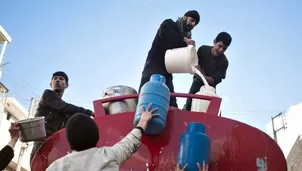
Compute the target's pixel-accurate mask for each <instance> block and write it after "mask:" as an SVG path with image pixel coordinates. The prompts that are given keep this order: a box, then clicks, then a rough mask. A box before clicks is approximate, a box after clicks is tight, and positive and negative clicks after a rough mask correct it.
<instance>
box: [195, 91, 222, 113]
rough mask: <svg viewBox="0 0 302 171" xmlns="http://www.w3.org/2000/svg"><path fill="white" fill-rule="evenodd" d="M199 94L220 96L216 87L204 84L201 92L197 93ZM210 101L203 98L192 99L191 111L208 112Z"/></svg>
mask: <svg viewBox="0 0 302 171" xmlns="http://www.w3.org/2000/svg"><path fill="white" fill-rule="evenodd" d="M196 94H197V95H205V96H212V97H218V96H217V94H216V93H215V88H214V87H212V86H202V87H201V88H200V90H199V92H197V93H196ZM209 104H210V101H209V100H203V99H195V98H193V99H192V106H191V111H192V112H206V111H207V109H208V107H209Z"/></svg>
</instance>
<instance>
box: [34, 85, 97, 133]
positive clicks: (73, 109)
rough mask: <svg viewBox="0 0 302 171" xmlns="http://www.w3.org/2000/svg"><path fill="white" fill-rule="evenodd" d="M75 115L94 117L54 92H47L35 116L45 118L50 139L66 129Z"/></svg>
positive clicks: (89, 111) (86, 110) (89, 112)
mask: <svg viewBox="0 0 302 171" xmlns="http://www.w3.org/2000/svg"><path fill="white" fill-rule="evenodd" d="M75 113H85V114H87V115H89V116H91V115H92V111H91V110H88V109H84V108H82V107H78V106H75V105H72V104H70V103H66V102H65V101H63V100H62V99H61V98H60V97H58V95H57V94H56V93H55V92H53V91H52V90H45V91H44V93H43V95H42V98H41V100H40V102H39V105H38V109H37V113H36V115H35V116H36V117H37V116H44V117H45V128H46V134H47V137H49V136H50V135H52V134H53V133H55V132H57V131H59V130H60V129H62V128H64V127H65V124H66V122H67V120H68V119H69V117H70V116H71V115H73V114H75Z"/></svg>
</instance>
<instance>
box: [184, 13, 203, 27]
mask: <svg viewBox="0 0 302 171" xmlns="http://www.w3.org/2000/svg"><path fill="white" fill-rule="evenodd" d="M184 16H187V17H192V18H194V19H195V20H196V25H197V24H198V23H199V20H200V16H199V13H198V12H197V11H196V10H190V11H188V12H186V13H185V15H184Z"/></svg>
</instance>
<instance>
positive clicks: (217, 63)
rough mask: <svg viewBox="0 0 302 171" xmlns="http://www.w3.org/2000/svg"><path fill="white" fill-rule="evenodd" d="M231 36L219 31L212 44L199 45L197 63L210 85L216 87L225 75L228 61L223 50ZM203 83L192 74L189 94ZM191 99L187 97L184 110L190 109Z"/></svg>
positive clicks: (228, 43)
mask: <svg viewBox="0 0 302 171" xmlns="http://www.w3.org/2000/svg"><path fill="white" fill-rule="evenodd" d="M231 42H232V37H231V35H230V34H229V33H227V32H221V33H219V34H218V35H217V36H216V38H215V39H214V46H206V45H203V46H201V47H200V48H199V49H198V51H197V55H198V65H199V69H200V71H201V72H202V74H203V75H204V76H205V78H206V80H207V82H208V83H209V85H210V86H213V87H214V88H216V86H217V84H219V83H220V82H221V81H222V79H225V77H226V71H227V69H228V66H229V61H228V59H227V57H226V56H225V55H224V52H225V51H226V50H227V48H228V47H229V46H230V45H231ZM203 85H204V83H203V82H202V80H201V78H200V77H199V76H198V75H196V74H195V75H194V76H193V83H192V85H191V88H190V91H189V93H190V94H195V93H197V92H198V91H199V90H200V88H201V86H203ZM191 105H192V99H191V98H187V101H186V104H185V106H184V107H183V109H184V110H188V111H190V110H191Z"/></svg>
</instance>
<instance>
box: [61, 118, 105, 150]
mask: <svg viewBox="0 0 302 171" xmlns="http://www.w3.org/2000/svg"><path fill="white" fill-rule="evenodd" d="M66 138H67V141H68V143H69V145H70V147H71V149H72V150H76V151H83V150H87V149H89V148H93V147H96V145H97V142H98V141H99V129H98V127H97V125H96V123H95V122H94V120H93V119H92V118H90V117H89V116H88V115H86V114H83V113H77V114H74V115H73V116H72V117H70V118H69V120H68V122H67V123H66Z"/></svg>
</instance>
